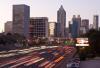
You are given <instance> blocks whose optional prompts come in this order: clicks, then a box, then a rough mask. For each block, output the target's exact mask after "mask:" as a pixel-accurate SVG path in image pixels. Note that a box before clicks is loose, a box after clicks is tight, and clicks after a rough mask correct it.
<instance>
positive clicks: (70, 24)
mask: <svg viewBox="0 0 100 68" xmlns="http://www.w3.org/2000/svg"><path fill="white" fill-rule="evenodd" d="M68 25H69V33H71V30H72V28H71V27H72V23H71V21H69V22H68Z"/></svg>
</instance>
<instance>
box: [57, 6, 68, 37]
mask: <svg viewBox="0 0 100 68" xmlns="http://www.w3.org/2000/svg"><path fill="white" fill-rule="evenodd" d="M57 23H58V26H57V31H59V32H57V34H58V37H63V38H64V37H65V30H66V11H65V10H64V8H63V6H62V5H61V7H60V8H59V10H58V11H57Z"/></svg>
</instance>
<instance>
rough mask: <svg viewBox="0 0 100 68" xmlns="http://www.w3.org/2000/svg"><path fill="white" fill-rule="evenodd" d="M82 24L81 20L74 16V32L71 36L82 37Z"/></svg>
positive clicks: (72, 31)
mask: <svg viewBox="0 0 100 68" xmlns="http://www.w3.org/2000/svg"><path fill="white" fill-rule="evenodd" d="M80 24H81V18H80V16H78V17H77V18H76V16H75V15H74V16H73V18H72V30H71V34H72V37H73V38H77V37H78V36H79V35H80Z"/></svg>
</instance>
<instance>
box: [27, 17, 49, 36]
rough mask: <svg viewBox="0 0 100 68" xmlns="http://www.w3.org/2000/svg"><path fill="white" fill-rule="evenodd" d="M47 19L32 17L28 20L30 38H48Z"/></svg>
mask: <svg viewBox="0 0 100 68" xmlns="http://www.w3.org/2000/svg"><path fill="white" fill-rule="evenodd" d="M48 30H49V24H48V18H47V17H32V18H31V19H30V27H29V35H30V36H31V37H46V38H48Z"/></svg>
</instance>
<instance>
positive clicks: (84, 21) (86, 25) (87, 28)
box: [81, 19, 89, 32]
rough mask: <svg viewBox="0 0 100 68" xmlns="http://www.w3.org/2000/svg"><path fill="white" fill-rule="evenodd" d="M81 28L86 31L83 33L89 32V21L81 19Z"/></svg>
mask: <svg viewBox="0 0 100 68" xmlns="http://www.w3.org/2000/svg"><path fill="white" fill-rule="evenodd" d="M81 27H83V28H84V29H85V30H86V31H85V32H87V31H89V20H88V19H83V20H82V23H81Z"/></svg>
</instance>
